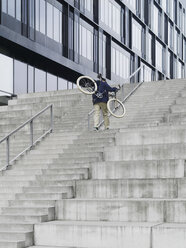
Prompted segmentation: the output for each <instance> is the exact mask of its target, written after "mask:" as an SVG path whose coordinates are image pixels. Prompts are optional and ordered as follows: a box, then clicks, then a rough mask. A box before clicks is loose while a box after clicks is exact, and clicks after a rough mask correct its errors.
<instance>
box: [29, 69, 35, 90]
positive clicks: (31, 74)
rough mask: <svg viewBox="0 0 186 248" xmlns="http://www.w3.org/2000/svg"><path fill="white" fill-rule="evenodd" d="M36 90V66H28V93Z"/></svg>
mask: <svg viewBox="0 0 186 248" xmlns="http://www.w3.org/2000/svg"><path fill="white" fill-rule="evenodd" d="M32 92H34V68H33V67H32V66H30V65H29V66H28V93H32Z"/></svg>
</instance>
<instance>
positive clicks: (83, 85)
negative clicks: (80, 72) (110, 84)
mask: <svg viewBox="0 0 186 248" xmlns="http://www.w3.org/2000/svg"><path fill="white" fill-rule="evenodd" d="M76 84H77V87H78V89H79V90H80V91H81V92H83V93H84V94H87V95H93V94H94V93H95V92H96V91H97V84H96V82H95V81H94V80H93V79H92V78H91V77H89V76H81V77H79V78H78V79H77V81H76Z"/></svg>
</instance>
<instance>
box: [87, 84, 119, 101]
mask: <svg viewBox="0 0 186 248" xmlns="http://www.w3.org/2000/svg"><path fill="white" fill-rule="evenodd" d="M96 84H97V92H99V93H102V98H98V97H97V96H96V94H93V95H92V101H93V104H96V103H99V102H105V103H107V102H108V100H109V96H108V92H115V91H116V90H117V88H116V87H110V85H108V84H107V82H105V81H100V80H98V81H96Z"/></svg>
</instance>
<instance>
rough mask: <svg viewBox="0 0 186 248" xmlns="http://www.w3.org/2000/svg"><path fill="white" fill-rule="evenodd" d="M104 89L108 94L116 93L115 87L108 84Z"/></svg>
mask: <svg viewBox="0 0 186 248" xmlns="http://www.w3.org/2000/svg"><path fill="white" fill-rule="evenodd" d="M106 89H107V91H109V92H116V91H117V90H118V88H116V87H111V86H110V85H109V84H107V83H106Z"/></svg>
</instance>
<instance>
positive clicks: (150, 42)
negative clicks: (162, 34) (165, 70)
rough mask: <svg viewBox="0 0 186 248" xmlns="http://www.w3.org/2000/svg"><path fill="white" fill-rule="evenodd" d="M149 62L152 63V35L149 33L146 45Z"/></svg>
mask: <svg viewBox="0 0 186 248" xmlns="http://www.w3.org/2000/svg"><path fill="white" fill-rule="evenodd" d="M146 56H147V60H148V61H149V62H150V63H152V35H151V34H149V33H147V45H146Z"/></svg>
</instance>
